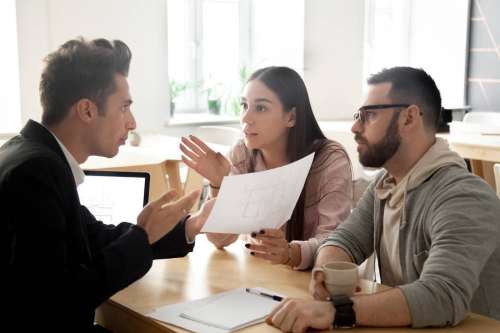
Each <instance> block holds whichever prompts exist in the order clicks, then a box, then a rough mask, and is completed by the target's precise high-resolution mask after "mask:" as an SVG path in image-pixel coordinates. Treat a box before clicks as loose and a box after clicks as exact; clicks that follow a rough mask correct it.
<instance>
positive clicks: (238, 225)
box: [202, 153, 314, 234]
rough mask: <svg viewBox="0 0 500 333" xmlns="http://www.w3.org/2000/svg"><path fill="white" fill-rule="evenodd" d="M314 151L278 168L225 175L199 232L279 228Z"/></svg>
mask: <svg viewBox="0 0 500 333" xmlns="http://www.w3.org/2000/svg"><path fill="white" fill-rule="evenodd" d="M313 159H314V153H313V154H310V155H308V156H306V157H304V158H302V159H300V160H298V161H295V162H293V163H290V164H287V165H285V166H283V167H280V168H275V169H271V170H266V171H261V172H255V173H249V174H244V175H235V176H229V177H225V178H224V180H223V182H222V186H221V188H220V191H219V194H218V196H217V202H216V203H215V206H214V208H213V210H212V213H211V214H210V216H209V218H208V220H207V222H206V223H205V225H204V227H203V229H202V232H219V233H232V234H248V233H251V232H252V231H256V230H260V229H263V228H269V229H278V228H279V227H281V226H282V225H283V224H284V223H285V222H286V221H288V220H289V219H290V217H291V216H292V212H293V209H294V208H295V205H296V203H297V200H298V198H299V196H300V193H301V191H302V188H303V187H304V183H305V181H306V178H307V175H308V173H309V169H310V168H311V164H312V162H313Z"/></svg>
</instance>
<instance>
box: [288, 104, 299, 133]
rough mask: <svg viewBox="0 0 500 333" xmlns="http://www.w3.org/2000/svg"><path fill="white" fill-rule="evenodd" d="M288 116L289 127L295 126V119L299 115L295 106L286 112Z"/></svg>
mask: <svg viewBox="0 0 500 333" xmlns="http://www.w3.org/2000/svg"><path fill="white" fill-rule="evenodd" d="M286 115H287V117H288V121H287V124H286V126H287V127H290V128H291V127H294V126H295V119H296V117H297V113H296V109H295V106H294V107H293V108H292V109H291V110H290V111H288V112H287V113H286Z"/></svg>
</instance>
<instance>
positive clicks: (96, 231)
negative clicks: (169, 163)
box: [0, 39, 213, 332]
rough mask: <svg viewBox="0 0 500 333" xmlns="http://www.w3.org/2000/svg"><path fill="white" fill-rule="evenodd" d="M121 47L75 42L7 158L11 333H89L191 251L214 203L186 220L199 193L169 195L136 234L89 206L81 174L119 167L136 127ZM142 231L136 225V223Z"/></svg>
mask: <svg viewBox="0 0 500 333" xmlns="http://www.w3.org/2000/svg"><path fill="white" fill-rule="evenodd" d="M130 59H131V52H130V50H129V48H128V47H127V45H125V44H124V43H123V42H121V41H112V42H111V41H108V40H104V39H98V40H93V41H84V40H82V39H80V40H71V41H68V42H67V43H65V44H64V45H62V46H61V47H60V48H59V49H58V50H56V51H55V52H53V53H51V54H50V55H49V56H48V57H47V59H46V66H45V69H44V71H43V73H42V77H41V82H40V95H41V102H42V107H43V114H42V122H41V124H40V123H37V122H35V121H31V120H30V121H29V122H28V123H27V124H26V126H25V127H24V128H23V129H22V131H21V133H20V135H18V136H16V137H14V138H12V139H11V140H9V141H8V142H7V143H6V144H4V145H3V146H2V147H1V148H0V212H1V226H2V232H1V238H0V244H1V255H2V266H3V267H2V271H3V272H4V273H3V275H4V276H3V277H2V282H3V283H2V301H3V303H4V305H3V309H4V315H3V316H2V317H3V319H2V325H3V326H4V327H13V326H14V327H18V328H19V330H23V331H27V330H28V328H31V327H36V329H37V331H39V332H45V331H47V330H49V331H52V332H53V331H67V332H74V331H92V330H94V329H95V327H94V326H93V325H94V324H93V323H94V311H95V308H96V307H97V306H99V304H101V303H102V302H103V301H105V300H106V299H108V298H109V297H110V296H112V295H113V294H114V293H116V292H117V291H119V290H121V289H123V288H125V287H126V286H128V285H129V284H131V283H132V282H134V281H136V280H137V279H139V278H140V277H142V276H143V275H144V274H145V273H146V272H147V271H148V270H149V268H150V267H151V264H152V260H153V259H156V258H172V257H180V256H184V255H186V254H187V253H188V252H190V251H191V250H192V249H193V246H194V237H195V236H196V234H197V233H199V231H200V230H201V227H202V226H203V224H204V222H205V220H206V218H207V216H208V214H209V211H210V209H211V206H212V204H213V202H211V203H209V204H207V205H206V206H205V207H204V208H203V209H202V210H201V211H200V212H199V213H198V214H195V215H194V216H188V215H187V214H186V212H187V211H188V209H189V208H190V207H191V206H192V205H193V203H194V202H195V200H196V197H197V196H198V195H199V192H193V193H191V194H189V195H187V196H185V197H182V198H180V199H179V200H177V201H172V200H173V198H174V196H175V193H173V192H168V193H166V194H164V195H163V196H162V197H161V198H160V199H158V200H157V201H154V202H151V203H150V204H149V205H148V206H146V207H145V208H144V210H143V211H142V212H141V213H140V215H139V216H138V218H137V224H131V223H121V224H119V225H118V226H111V225H105V224H103V223H101V222H99V221H97V220H96V219H95V218H94V216H93V215H92V214H91V213H90V212H89V211H88V210H87V208H85V207H84V206H82V205H81V204H80V202H79V198H78V194H77V186H78V185H79V184H80V183H81V182H83V177H84V174H83V172H82V170H81V169H80V167H79V164H81V163H83V162H84V161H85V160H86V159H87V158H88V157H89V156H90V155H98V156H106V157H112V156H114V155H116V154H117V153H118V148H119V146H120V145H122V144H124V143H125V140H126V138H127V135H128V132H129V131H130V130H133V129H134V128H135V127H136V124H135V120H134V117H133V115H132V113H131V110H130V105H131V104H132V99H131V97H130V93H129V88H128V83H127V74H128V68H129V64H130ZM131 222H135V221H131Z"/></svg>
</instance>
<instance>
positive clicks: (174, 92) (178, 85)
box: [169, 80, 188, 117]
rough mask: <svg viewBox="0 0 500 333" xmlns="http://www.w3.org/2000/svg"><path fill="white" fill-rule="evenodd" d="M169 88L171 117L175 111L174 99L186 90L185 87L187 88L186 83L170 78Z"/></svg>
mask: <svg viewBox="0 0 500 333" xmlns="http://www.w3.org/2000/svg"><path fill="white" fill-rule="evenodd" d="M169 88H170V117H173V116H174V112H175V100H176V99H177V98H178V97H179V96H180V95H182V94H183V93H184V92H185V91H186V89H187V88H188V84H187V83H186V82H177V81H175V80H170V82H169Z"/></svg>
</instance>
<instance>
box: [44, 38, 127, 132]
mask: <svg viewBox="0 0 500 333" xmlns="http://www.w3.org/2000/svg"><path fill="white" fill-rule="evenodd" d="M131 58H132V53H131V52H130V49H129V48H128V46H127V45H126V44H125V43H124V42H122V41H119V40H114V41H108V40H106V39H95V40H92V41H85V40H84V39H83V38H79V39H73V40H70V41H68V42H66V43H64V44H63V45H61V46H60V47H59V49H57V50H56V51H54V52H53V53H51V54H49V55H48V56H47V57H46V58H45V63H46V66H45V69H44V70H43V72H42V77H41V80H40V87H39V89H40V100H41V103H42V108H43V113H42V123H43V124H44V125H49V126H50V125H55V124H58V123H59V122H61V121H62V120H63V119H64V118H65V117H66V115H67V113H68V111H69V108H70V107H71V106H72V105H73V104H74V103H76V102H78V101H79V100H80V99H83V98H88V99H90V100H92V101H93V102H94V103H96V105H97V106H98V108H99V112H100V114H103V113H102V110H103V106H104V104H105V102H106V100H107V98H108V96H109V95H111V94H112V93H113V92H114V91H115V74H121V75H123V76H127V75H128V70H129V66H130V60H131Z"/></svg>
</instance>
